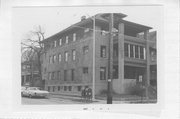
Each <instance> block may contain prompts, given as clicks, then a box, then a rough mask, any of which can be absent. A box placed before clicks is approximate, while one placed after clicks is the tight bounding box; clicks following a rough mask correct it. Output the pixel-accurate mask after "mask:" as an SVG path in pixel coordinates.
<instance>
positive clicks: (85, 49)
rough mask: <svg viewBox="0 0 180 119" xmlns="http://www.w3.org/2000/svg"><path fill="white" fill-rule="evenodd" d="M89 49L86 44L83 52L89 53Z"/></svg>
mask: <svg viewBox="0 0 180 119" xmlns="http://www.w3.org/2000/svg"><path fill="white" fill-rule="evenodd" d="M88 51H89V47H88V46H84V47H83V54H84V55H85V54H86V53H88Z"/></svg>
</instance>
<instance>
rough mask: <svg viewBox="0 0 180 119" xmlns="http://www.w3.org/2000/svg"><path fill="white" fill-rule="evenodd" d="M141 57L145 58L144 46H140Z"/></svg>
mask: <svg viewBox="0 0 180 119" xmlns="http://www.w3.org/2000/svg"><path fill="white" fill-rule="evenodd" d="M140 59H144V50H143V47H142V46H140Z"/></svg>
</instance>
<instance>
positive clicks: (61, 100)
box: [21, 96, 106, 105]
mask: <svg viewBox="0 0 180 119" xmlns="http://www.w3.org/2000/svg"><path fill="white" fill-rule="evenodd" d="M21 103H22V104H23V105H56V104H105V103H106V101H104V100H96V101H93V102H85V101H82V100H81V99H80V98H72V97H71V98H67V97H66V96H61V97H53V96H51V97H49V98H29V97H22V100H21Z"/></svg>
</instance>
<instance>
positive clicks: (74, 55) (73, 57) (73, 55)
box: [72, 50, 76, 60]
mask: <svg viewBox="0 0 180 119" xmlns="http://www.w3.org/2000/svg"><path fill="white" fill-rule="evenodd" d="M75 59H76V51H75V50H72V60H75Z"/></svg>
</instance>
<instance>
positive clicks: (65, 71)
mask: <svg viewBox="0 0 180 119" xmlns="http://www.w3.org/2000/svg"><path fill="white" fill-rule="evenodd" d="M66 80H67V70H64V81H66Z"/></svg>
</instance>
